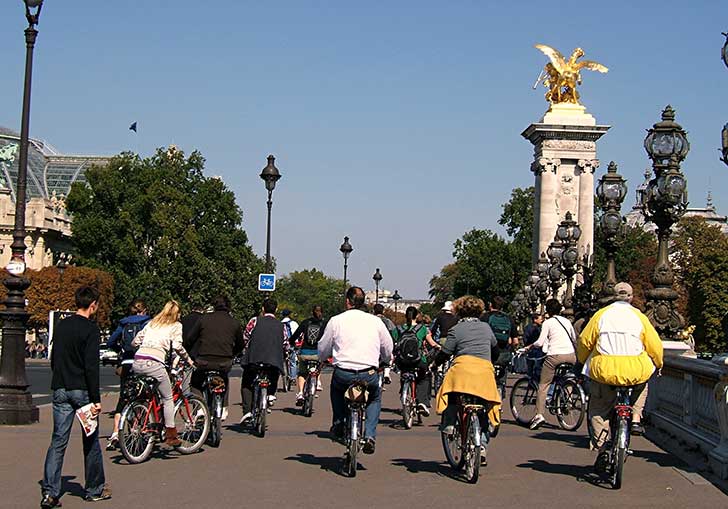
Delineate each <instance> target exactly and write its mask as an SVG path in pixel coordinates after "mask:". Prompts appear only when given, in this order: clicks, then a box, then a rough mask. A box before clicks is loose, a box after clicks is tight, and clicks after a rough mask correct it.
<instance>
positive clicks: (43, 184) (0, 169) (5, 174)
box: [0, 127, 110, 201]
mask: <svg viewBox="0 0 728 509" xmlns="http://www.w3.org/2000/svg"><path fill="white" fill-rule="evenodd" d="M19 156H20V134H18V133H17V132H14V131H12V130H10V129H6V128H4V127H0V188H8V189H10V192H11V194H12V197H13V201H15V189H16V180H17V178H18V159H19ZM109 159H110V158H109V157H106V156H86V155H69V154H61V153H59V152H58V151H57V150H56V149H55V148H53V146H51V145H50V144H48V143H47V142H45V141H43V140H36V139H31V140H30V146H29V147H28V187H27V197H28V198H29V199H30V198H45V199H48V200H49V199H51V198H52V197H53V195H54V194H55V195H56V196H58V197H61V196H66V195H68V192H69V191H70V190H71V184H73V183H74V182H77V181H78V182H85V175H84V172H85V170H86V169H87V168H88V167H89V166H91V165H94V164H96V165H105V164H107V163H108V161H109Z"/></svg>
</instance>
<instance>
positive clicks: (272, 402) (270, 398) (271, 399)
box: [268, 394, 278, 406]
mask: <svg viewBox="0 0 728 509" xmlns="http://www.w3.org/2000/svg"><path fill="white" fill-rule="evenodd" d="M277 399H278V398H276V397H275V396H273V395H272V394H269V395H268V406H273V404H274V403H275V402H276V400H277Z"/></svg>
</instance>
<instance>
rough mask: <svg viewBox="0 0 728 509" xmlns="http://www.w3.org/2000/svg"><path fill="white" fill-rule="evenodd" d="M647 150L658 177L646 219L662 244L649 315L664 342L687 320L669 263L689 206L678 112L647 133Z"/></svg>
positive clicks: (684, 140)
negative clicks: (673, 236)
mask: <svg viewBox="0 0 728 509" xmlns="http://www.w3.org/2000/svg"><path fill="white" fill-rule="evenodd" d="M645 150H646V151H647V154H648V155H649V157H650V159H652V168H653V171H654V173H655V177H654V178H653V179H652V180H650V183H649V184H648V187H647V190H646V193H645V198H646V205H647V207H646V208H645V209H646V210H645V218H646V219H647V220H648V221H650V222H652V223H654V224H655V226H657V239H658V242H659V245H658V252H657V263H656V264H655V270H654V272H653V273H652V284H653V287H654V288H653V289H651V290H649V291H648V292H647V312H646V315H647V317H648V318H649V319H650V321H651V322H652V324H653V325H654V326H655V329H657V332H658V333H660V336H661V337H662V338H663V339H673V338H676V337H677V335H678V332H679V331H680V330H681V329H682V328H683V327H684V325H685V320H684V319H683V317H682V316H681V315H680V313H678V311H677V309H675V301H676V300H677V298H678V294H677V292H676V291H675V290H674V289H673V287H672V285H673V283H674V281H675V276H674V274H673V272H672V267H671V266H670V260H669V259H668V246H669V242H670V228H671V227H672V225H673V224H674V223H676V222H677V221H678V220H679V219H680V217H682V215H683V214H684V213H685V209H686V208H687V205H688V200H687V198H688V197H687V181H686V179H685V176H684V175H683V173H682V172H681V171H680V163H681V162H682V161H683V160H684V159H685V156H687V154H688V151H689V150H690V143H688V139H687V133H686V132H685V131H684V130H683V128H682V126H681V125H680V124H678V123H677V122H675V111H674V110H673V109H672V107H671V106H669V105H668V106H667V107H666V108H665V109H664V110H663V112H662V121H661V122H658V123H656V124H655V125H654V126H653V127H652V129H650V130H649V131H648V133H647V137H646V138H645Z"/></svg>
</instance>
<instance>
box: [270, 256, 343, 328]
mask: <svg viewBox="0 0 728 509" xmlns="http://www.w3.org/2000/svg"><path fill="white" fill-rule="evenodd" d="M343 288H344V281H343V280H341V279H336V278H333V277H330V276H327V275H326V274H324V273H323V272H321V271H320V270H317V269H315V268H314V269H310V270H309V269H306V270H301V271H294V272H291V273H290V274H288V275H286V276H284V277H282V278H280V279H279V280H278V283H277V289H276V292H275V296H276V299H277V300H278V309H284V308H288V309H290V310H291V312H292V313H293V316H294V317H296V318H297V319H298V320H299V321H300V320H301V319H303V318H307V317H309V316H310V315H311V309H312V308H313V306H314V305H316V304H318V305H321V306H323V309H324V315H325V316H329V317H330V316H333V315H335V314H337V313H340V312H341V311H343V309H344V294H343V292H342V289H343Z"/></svg>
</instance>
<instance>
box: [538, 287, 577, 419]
mask: <svg viewBox="0 0 728 509" xmlns="http://www.w3.org/2000/svg"><path fill="white" fill-rule="evenodd" d="M560 312H561V303H560V302H559V301H558V300H556V299H549V300H547V301H546V314H547V315H548V316H549V318H548V320H545V321H544V322H543V324H542V325H541V334H540V335H539V337H538V339H537V340H536V342H535V343H533V344H532V345H531V347H530V348H541V349H542V350H543V351H544V353H545V354H546V358H545V359H544V363H543V368H542V369H541V379H540V380H539V383H538V395H537V396H536V415H535V416H534V418H533V420H532V421H531V426H530V428H531V429H537V428H538V427H539V426H541V424H543V423H544V422H546V418H544V416H543V415H544V414H545V413H546V396H547V395H548V390H549V385H551V382H552V381H553V379H554V371H555V370H556V366H558V365H559V364H562V363H564V362H569V363H571V364H574V363H576V354H575V352H574V344H575V343H576V332H575V331H574V327H573V326H572V325H571V322H570V321H569V320H567V319H566V318H564V317H563V316H560V315H559V313H560Z"/></svg>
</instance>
